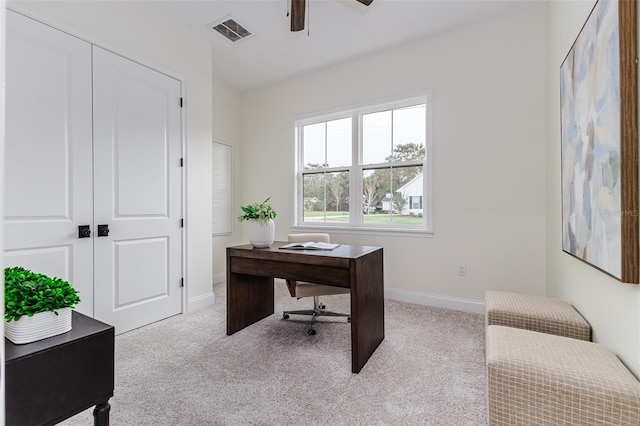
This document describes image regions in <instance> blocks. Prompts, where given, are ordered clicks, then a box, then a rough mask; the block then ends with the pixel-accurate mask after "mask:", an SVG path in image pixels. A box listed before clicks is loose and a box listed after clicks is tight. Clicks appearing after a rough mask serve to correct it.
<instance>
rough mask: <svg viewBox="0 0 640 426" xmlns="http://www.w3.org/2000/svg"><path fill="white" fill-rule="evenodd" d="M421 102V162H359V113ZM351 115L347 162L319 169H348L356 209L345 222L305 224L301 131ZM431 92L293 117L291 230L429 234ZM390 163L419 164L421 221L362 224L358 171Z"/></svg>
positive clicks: (360, 160)
mask: <svg viewBox="0 0 640 426" xmlns="http://www.w3.org/2000/svg"><path fill="white" fill-rule="evenodd" d="M420 103H424V104H425V114H426V119H425V124H426V129H425V151H426V158H425V159H424V161H422V162H421V161H416V162H402V163H380V164H366V165H363V164H362V129H361V125H362V124H361V123H362V115H364V114H369V113H372V112H378V111H385V110H390V109H397V108H402V107H407V106H411V105H416V104H420ZM347 117H351V118H352V132H353V136H352V141H354V140H357V142H356V143H352V155H351V157H352V158H351V165H347V166H344V167H329V168H326V169H323V171H324V172H327V173H329V172H336V171H348V172H349V205H350V206H360V208H355V210H354V209H353V208H351V207H350V209H349V216H350V221H349V223H345V224H342V223H313V224H310V223H305V222H304V201H303V199H302V198H303V183H302V179H303V173H302V171H303V169H304V164H303V161H304V157H303V152H302V147H301V144H300V141H301V136H300V135H301V133H302V129H303V127H304V126H307V125H311V124H317V123H322V122H327V121H332V120H336V119H340V118H347ZM432 123H433V91H432V90H431V89H427V90H423V91H420V92H414V93H411V94H404V95H399V96H394V97H389V98H385V99H379V100H376V101H372V102H366V103H360V104H355V105H350V106H346V107H341V108H335V109H332V110H328V111H323V112H318V113H312V114H306V115H300V116H296V117H294V118H293V120H292V128H293V146H294V149H293V152H294V171H295V178H294V189H293V190H294V193H293V200H294V202H293V203H292V204H293V214H292V218H293V223H292V226H291V227H292V229H294V230H300V231H331V232H334V233H363V234H382V235H387V234H396V235H409V236H427V237H428V236H431V235H433V202H432V200H433V196H432V182H433V173H432V169H433V156H434V154H433V143H432V133H433V124H432ZM394 164H398V165H402V166H410V165H422V167H423V180H422V181H423V196H422V197H423V198H422V206H423V209H422V210H423V218H424V221H423V223H422V224H420V225H415V226H401V225H390V226H381V225H380V224H365V223H364V221H363V212H362V208H361V207H362V173H363V170H365V169H372V168H389V167H393V165H394Z"/></svg>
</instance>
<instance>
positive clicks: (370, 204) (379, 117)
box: [294, 92, 432, 233]
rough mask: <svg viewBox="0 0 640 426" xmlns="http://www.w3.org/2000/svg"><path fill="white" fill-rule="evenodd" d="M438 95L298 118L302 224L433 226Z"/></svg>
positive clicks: (418, 229)
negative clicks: (433, 99) (434, 111)
mask: <svg viewBox="0 0 640 426" xmlns="http://www.w3.org/2000/svg"><path fill="white" fill-rule="evenodd" d="M430 127H431V93H430V92H426V93H422V94H420V95H417V96H408V97H405V98H404V99H395V100H390V101H387V102H380V103H375V104H370V105H359V106H356V107H350V108H345V109H344V110H341V111H334V112H331V113H325V114H315V115H313V116H306V117H299V118H297V119H295V120H294V134H295V145H296V185H295V205H296V214H295V223H294V226H295V227H305V228H333V229H342V228H344V229H349V230H356V231H357V230H362V231H365V232H370V231H372V230H380V231H392V232H394V231H395V232H423V233H430V232H432V230H431V203H430V201H429V200H430V199H431V179H430V178H429V177H430V176H431V167H430V165H431V155H430V145H431V144H430V133H431V129H430Z"/></svg>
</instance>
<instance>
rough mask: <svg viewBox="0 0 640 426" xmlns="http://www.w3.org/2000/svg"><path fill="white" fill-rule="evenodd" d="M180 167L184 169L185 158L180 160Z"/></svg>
mask: <svg viewBox="0 0 640 426" xmlns="http://www.w3.org/2000/svg"><path fill="white" fill-rule="evenodd" d="M180 167H184V158H180Z"/></svg>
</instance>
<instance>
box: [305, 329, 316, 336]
mask: <svg viewBox="0 0 640 426" xmlns="http://www.w3.org/2000/svg"><path fill="white" fill-rule="evenodd" d="M307 333H308V334H309V336H313V335H315V334H316V331H315V330H314V329H313V328H310V329H309V331H307Z"/></svg>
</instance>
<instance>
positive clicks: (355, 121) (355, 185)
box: [349, 111, 362, 226]
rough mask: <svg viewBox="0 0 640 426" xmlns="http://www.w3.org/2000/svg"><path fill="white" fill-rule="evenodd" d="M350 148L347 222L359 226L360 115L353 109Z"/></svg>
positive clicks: (360, 176)
mask: <svg viewBox="0 0 640 426" xmlns="http://www.w3.org/2000/svg"><path fill="white" fill-rule="evenodd" d="M351 150H352V151H351V164H352V167H351V174H350V178H349V180H350V184H349V186H350V191H351V194H350V200H351V201H350V203H351V205H350V206H349V222H350V223H351V225H354V226H359V225H361V224H362V166H361V163H362V115H361V114H359V113H358V112H355V111H354V112H353V114H352V116H351ZM351 206H353V207H351Z"/></svg>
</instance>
